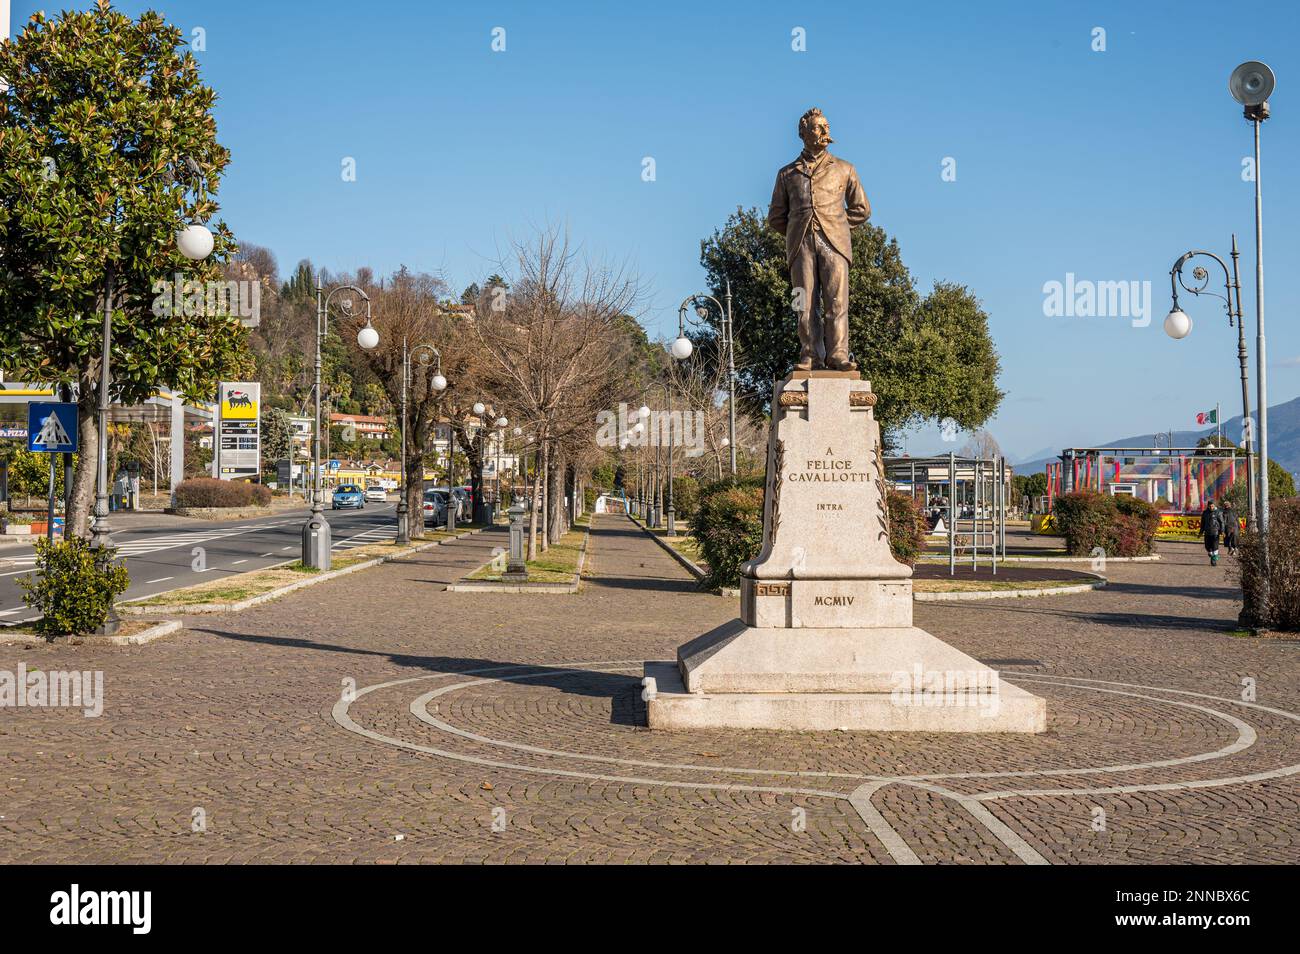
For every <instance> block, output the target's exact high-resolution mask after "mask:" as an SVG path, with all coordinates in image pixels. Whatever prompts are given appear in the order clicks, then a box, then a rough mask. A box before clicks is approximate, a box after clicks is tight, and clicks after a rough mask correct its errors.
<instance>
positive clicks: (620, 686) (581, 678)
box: [193, 626, 646, 727]
mask: <svg viewBox="0 0 1300 954" xmlns="http://www.w3.org/2000/svg"><path fill="white" fill-rule="evenodd" d="M193 630H194V632H196V633H206V634H208V635H210V636H217V637H220V638H222V639H230V640H234V641H236V642H241V643H258V644H261V645H265V646H278V647H280V648H286V649H308V650H313V651H316V652H330V653H342V654H345V655H351V656H377V657H382V658H385V659H387V660H388V661H389V662H392V663H394V664H395V665H398V666H402V667H405V668H406V669H408V670H416V669H423V670H426V671H427V672H429V673H430V674H438V675H448V676H454V675H458V674H463V675H465V676H466V677H469V678H474V679H483V680H485V681H488V682H491V681H508V682H515V683H522V684H525V685H540V686H547V687H550V688H553V689H558V690H559V691H561V692H564V693H567V694H569V695H576V696H588V697H590V698H595V699H608V700H609V701H610V719H609V721H610V724H611V725H631V726H638V727H640V726H644V725H645V724H646V711H645V703H644V702H642V701H641V676H640V674H639V673H629V674H627V675H622V674H619V673H612V672H601V671H599V670H577V669H571V668H566V667H564V666H546V665H539V664H536V663H520V662H503V661H501V660H498V659H483V658H477V657H465V656H412V655H405V654H395V653H386V652H382V651H379V650H373V649H361V648H357V647H353V646H340V645H337V644H334V643H325V642H316V641H313V640H310V639H303V638H300V637H290V636H263V635H257V634H253V633H235V632H230V631H229V630H220V629H206V628H201V627H197V626H196V627H194V628H193ZM487 670H498V671H487ZM412 675H413V673H410V672H408V673H405V674H397V675H395V676H392V677H379V676H377V677H375V680H374V681H375V682H384V681H388V679H389V678H404V677H406V678H409V677H410V676H412ZM357 688H358V689H364V688H365V686H364V685H358V687H357Z"/></svg>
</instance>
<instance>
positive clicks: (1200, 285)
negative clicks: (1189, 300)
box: [1169, 249, 1233, 325]
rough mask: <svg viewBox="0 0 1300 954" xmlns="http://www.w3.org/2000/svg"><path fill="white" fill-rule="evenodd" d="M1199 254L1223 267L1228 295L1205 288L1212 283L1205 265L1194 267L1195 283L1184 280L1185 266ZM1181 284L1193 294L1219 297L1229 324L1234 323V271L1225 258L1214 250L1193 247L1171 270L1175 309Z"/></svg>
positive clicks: (1225, 288) (1170, 286)
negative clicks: (1208, 250)
mask: <svg viewBox="0 0 1300 954" xmlns="http://www.w3.org/2000/svg"><path fill="white" fill-rule="evenodd" d="M1198 255H1205V256H1207V257H1209V258H1212V259H1214V260H1215V261H1216V262H1218V263H1219V267H1220V268H1222V269H1223V286H1224V290H1225V291H1226V292H1227V295H1226V296H1224V295H1220V294H1218V293H1217V292H1212V291H1206V290H1205V289H1206V286H1207V285H1209V283H1210V273H1209V271H1207V270H1206V268H1205V267H1204V266H1203V265H1197V266H1195V267H1194V268H1193V269H1192V281H1193V284H1191V285H1188V284H1187V282H1186V281H1184V280H1183V266H1184V265H1186V264H1187V263H1188V262H1189V261H1190V260H1191V259H1193V258H1195V257H1196V256H1198ZM1179 286H1182V289H1183V290H1184V291H1186V292H1190V293H1191V294H1193V295H1197V296H1200V295H1209V296H1210V297H1211V298H1217V299H1219V301H1221V302H1223V304H1224V307H1225V308H1226V309H1227V312H1228V324H1229V325H1231V324H1232V320H1233V310H1232V272H1231V271H1229V270H1228V264H1227V263H1226V262H1225V261H1224V260H1223V259H1221V258H1219V256H1217V255H1215V254H1214V253H1213V252H1207V251H1205V250H1204V249H1192V250H1191V251H1189V252H1184V253H1183V255H1182V257H1180V258H1179V259H1178V261H1176V262H1174V267H1173V268H1171V269H1170V270H1169V289H1170V291H1171V292H1172V294H1173V299H1174V308H1175V309H1177V308H1178V288H1179Z"/></svg>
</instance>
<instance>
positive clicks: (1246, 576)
mask: <svg viewBox="0 0 1300 954" xmlns="http://www.w3.org/2000/svg"><path fill="white" fill-rule="evenodd" d="M1235 573H1236V577H1237V581H1238V582H1239V583H1240V584H1241V589H1242V594H1243V596H1244V597H1246V599H1245V601H1244V606H1251V605H1254V606H1255V607H1257V608H1258V612H1257V614H1256V615H1255V617H1253V618H1252V617H1250V616H1249V615H1248V614H1247V613H1246V612H1245V610H1244V608H1243V611H1242V618H1241V621H1242V622H1243V623H1245V624H1247V625H1251V626H1265V627H1268V628H1271V629H1277V630H1285V631H1289V632H1300V498H1292V499H1290V500H1270V501H1269V514H1268V572H1267V583H1268V587H1267V589H1268V599H1267V602H1266V601H1265V600H1264V598H1263V596H1264V589H1265V587H1264V583H1265V577H1266V574H1265V571H1264V551H1263V547H1262V546H1261V545H1260V539H1259V534H1258V533H1256V532H1255V531H1254V530H1252V529H1251V528H1250V526H1249V525H1247V527H1246V532H1245V533H1243V534H1242V535H1241V542H1240V543H1239V544H1238V547H1237V567H1236V571H1235Z"/></svg>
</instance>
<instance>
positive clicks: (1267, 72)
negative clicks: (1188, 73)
mask: <svg viewBox="0 0 1300 954" xmlns="http://www.w3.org/2000/svg"><path fill="white" fill-rule="evenodd" d="M1276 85H1277V79H1276V77H1275V76H1274V75H1273V71H1272V70H1271V69H1269V68H1268V66H1266V65H1265V64H1263V63H1260V62H1259V61H1257V60H1248V61H1247V62H1245V63H1242V64H1241V65H1240V66H1238V67H1237V68H1236V69H1235V70H1233V71H1232V75H1231V76H1229V77H1228V91H1229V92H1230V93H1232V98H1233V99H1235V100H1236V101H1237V102H1238V103H1240V104H1241V105H1242V106H1243V107H1244V109H1243V111H1242V114H1243V115H1244V116H1245V118H1246V119H1247V120H1248V121H1249V122H1250V123H1251V126H1252V129H1253V132H1254V145H1255V169H1254V172H1255V386H1256V388H1257V389H1258V394H1257V396H1256V401H1255V403H1256V405H1257V406H1258V408H1259V435H1258V441H1259V511H1258V515H1257V519H1258V522H1259V542H1260V551H1261V554H1260V555H1261V556H1262V558H1263V559H1262V563H1263V570H1264V572H1263V573H1262V574H1261V575H1260V581H1261V585H1260V593H1259V596H1260V604H1259V606H1260V608H1261V609H1263V610H1264V611H1265V612H1267V610H1268V604H1269V592H1268V590H1269V586H1268V573H1269V569H1268V567H1269V554H1268V354H1267V349H1266V347H1265V344H1264V201H1263V191H1262V187H1261V179H1262V175H1261V172H1260V155H1259V151H1260V150H1259V131H1260V126H1262V125H1263V124H1264V121H1265V120H1266V119H1268V117H1269V106H1268V98H1269V96H1271V95H1272V94H1273V88H1274V87H1275V86H1276ZM1243 615H1244V611H1243ZM1252 621H1253V620H1252Z"/></svg>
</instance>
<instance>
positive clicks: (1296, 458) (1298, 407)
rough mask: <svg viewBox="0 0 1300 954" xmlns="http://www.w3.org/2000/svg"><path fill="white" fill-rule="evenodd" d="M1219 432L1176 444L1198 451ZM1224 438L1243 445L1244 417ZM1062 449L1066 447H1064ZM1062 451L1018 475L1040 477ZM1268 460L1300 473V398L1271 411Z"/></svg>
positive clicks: (1143, 443) (1148, 439) (1186, 436)
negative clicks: (1204, 439)
mask: <svg viewBox="0 0 1300 954" xmlns="http://www.w3.org/2000/svg"><path fill="white" fill-rule="evenodd" d="M1217 432H1218V428H1217V427H1207V428H1205V429H1204V430H1199V431H1174V444H1175V445H1176V446H1178V447H1195V446H1196V442H1197V441H1199V440H1200V439H1201V438H1202V437H1209V436H1210V435H1211V434H1215V433H1217ZM1223 433H1224V436H1226V437H1228V438H1229V439H1230V440H1233V441H1236V442H1237V443H1238V444H1240V443H1241V415H1240V414H1238V415H1237V416H1236V417H1231V418H1228V419H1226V420H1225V421H1224V422H1223ZM1154 438H1155V435H1154V434H1152V433H1150V432H1148V433H1146V434H1135V435H1133V436H1132V437H1121V438H1119V439H1118V440H1113V441H1106V442H1105V443H1103V444H1094V445H1091V446H1094V447H1150V446H1151V444H1152V441H1153V440H1154ZM1061 447H1062V448H1063V447H1065V444H1062V445H1061ZM1060 452H1061V448H1053V449H1051V450H1048V451H1040V452H1039V456H1037V457H1035V458H1034V459H1033V460H1029V461H1025V462H1023V463H1019V464H1016V465H1015V468H1016V473H1018V474H1035V473H1041V472H1042V470H1043V465H1044V464H1046V463H1047V462H1048V461H1055V460H1056V459H1057V457H1056V455H1057V454H1059V453H1060ZM1268 456H1269V458H1270V459H1271V460H1275V461H1277V462H1278V463H1279V464H1281V465H1282V466H1283V467H1285V468H1286V469H1287V470H1288V471H1290V472H1291V473H1292V474H1293V475H1294V474H1296V473H1300V397H1298V398H1296V399H1295V400H1293V401H1287V402H1286V403H1285V404H1277V405H1274V406H1273V407H1270V408H1269V409H1268Z"/></svg>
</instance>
